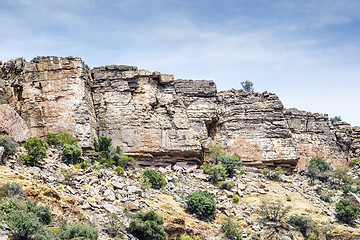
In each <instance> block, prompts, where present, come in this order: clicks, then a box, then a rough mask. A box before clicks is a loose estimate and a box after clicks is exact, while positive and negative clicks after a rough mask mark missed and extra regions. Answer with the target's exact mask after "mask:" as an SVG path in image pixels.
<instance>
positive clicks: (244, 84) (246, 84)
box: [241, 80, 254, 92]
mask: <svg viewBox="0 0 360 240" xmlns="http://www.w3.org/2000/svg"><path fill="white" fill-rule="evenodd" d="M241 86H242V88H243V89H244V91H245V92H254V84H253V83H252V82H250V81H248V80H246V81H245V82H241Z"/></svg>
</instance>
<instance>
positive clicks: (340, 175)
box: [334, 167, 354, 184]
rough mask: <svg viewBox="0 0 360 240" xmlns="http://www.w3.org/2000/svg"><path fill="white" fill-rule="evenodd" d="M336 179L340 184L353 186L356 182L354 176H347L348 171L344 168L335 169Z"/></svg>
mask: <svg viewBox="0 0 360 240" xmlns="http://www.w3.org/2000/svg"><path fill="white" fill-rule="evenodd" d="M334 177H335V178H336V179H338V180H339V182H338V184H342V183H345V184H352V183H353V182H354V180H353V179H352V176H351V175H349V174H347V172H346V169H344V168H342V167H337V168H335V170H334Z"/></svg>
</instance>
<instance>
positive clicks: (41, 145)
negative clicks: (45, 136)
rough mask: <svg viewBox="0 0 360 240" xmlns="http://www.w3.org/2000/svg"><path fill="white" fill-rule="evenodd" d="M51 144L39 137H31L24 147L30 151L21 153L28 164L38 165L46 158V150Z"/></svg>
mask: <svg viewBox="0 0 360 240" xmlns="http://www.w3.org/2000/svg"><path fill="white" fill-rule="evenodd" d="M48 147H49V145H48V144H47V143H46V142H45V141H44V140H42V139H40V138H38V137H31V138H29V139H27V140H26V142H25V143H24V148H25V149H26V150H27V151H28V154H27V155H21V156H22V159H23V160H24V163H25V164H26V165H30V166H33V165H36V164H38V163H39V161H41V160H42V159H44V158H46V157H47V155H46V150H47V149H48Z"/></svg>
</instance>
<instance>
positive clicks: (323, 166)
mask: <svg viewBox="0 0 360 240" xmlns="http://www.w3.org/2000/svg"><path fill="white" fill-rule="evenodd" d="M308 170H309V172H311V173H315V172H325V171H332V167H331V165H330V163H328V162H326V161H325V160H324V159H323V158H322V157H313V158H312V159H311V160H310V162H309V166H308Z"/></svg>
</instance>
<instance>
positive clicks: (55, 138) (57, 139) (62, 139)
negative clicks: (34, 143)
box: [46, 132, 79, 146]
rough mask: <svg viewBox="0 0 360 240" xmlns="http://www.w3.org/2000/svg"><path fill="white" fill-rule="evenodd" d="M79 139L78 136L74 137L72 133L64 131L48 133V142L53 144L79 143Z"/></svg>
mask: <svg viewBox="0 0 360 240" xmlns="http://www.w3.org/2000/svg"><path fill="white" fill-rule="evenodd" d="M78 141H79V139H78V138H74V137H73V136H72V134H69V133H66V132H62V133H59V134H55V133H51V132H47V133H46V142H47V143H48V144H49V145H53V146H63V145H64V144H68V145H77V142H78Z"/></svg>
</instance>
